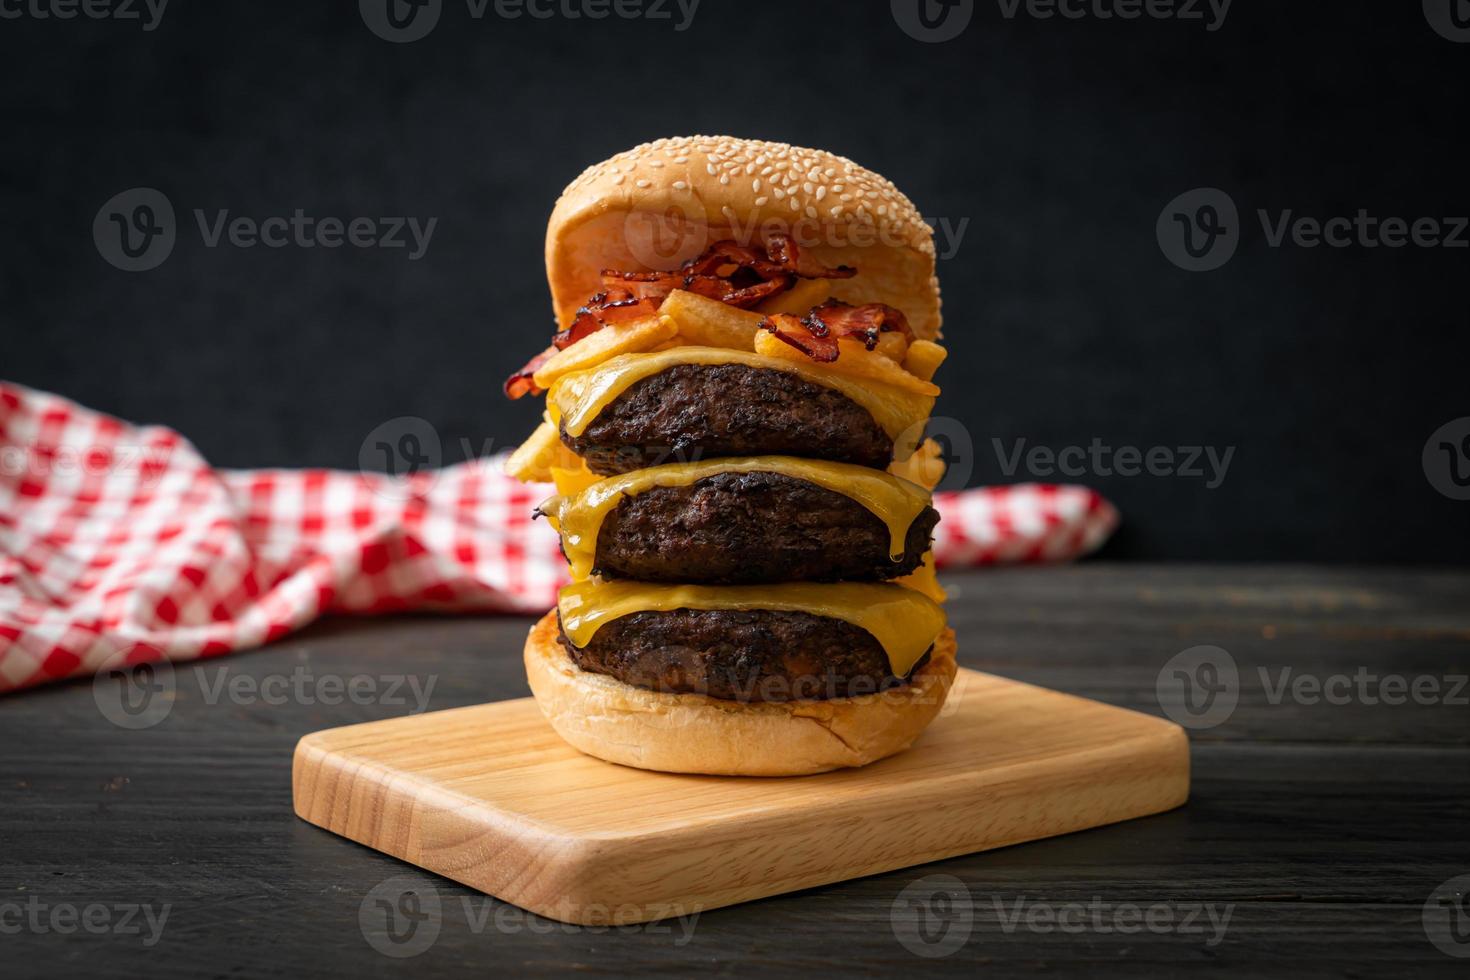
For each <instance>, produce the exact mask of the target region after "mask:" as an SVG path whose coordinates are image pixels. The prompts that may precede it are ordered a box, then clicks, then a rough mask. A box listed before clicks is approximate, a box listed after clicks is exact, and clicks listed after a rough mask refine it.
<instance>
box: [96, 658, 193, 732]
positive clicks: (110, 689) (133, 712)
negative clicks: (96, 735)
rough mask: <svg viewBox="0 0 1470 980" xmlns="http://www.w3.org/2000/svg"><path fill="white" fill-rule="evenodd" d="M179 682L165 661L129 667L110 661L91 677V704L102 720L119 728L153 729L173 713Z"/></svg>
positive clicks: (114, 659)
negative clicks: (94, 703)
mask: <svg viewBox="0 0 1470 980" xmlns="http://www.w3.org/2000/svg"><path fill="white" fill-rule="evenodd" d="M177 692H178V681H177V679H176V678H175V676H174V669H173V665H172V664H170V663H169V662H168V661H167V660H153V661H149V662H147V663H139V664H129V663H127V662H126V661H125V660H124V659H123V658H122V656H121V655H118V656H115V657H113V658H110V659H109V660H108V662H107V663H104V664H103V665H102V667H101V669H99V670H98V671H97V673H96V674H94V675H93V676H92V700H93V701H95V702H96V704H97V710H98V711H99V712H101V713H102V717H104V718H106V719H107V720H108V721H110V722H112V723H113V724H114V725H116V726H117V727H119V728H126V729H129V730H131V731H137V730H140V729H144V728H152V727H153V726H154V725H157V724H158V723H159V722H161V721H163V720H164V719H165V718H167V717H168V716H169V712H171V711H173V708H174V698H175V696H176V694H177Z"/></svg>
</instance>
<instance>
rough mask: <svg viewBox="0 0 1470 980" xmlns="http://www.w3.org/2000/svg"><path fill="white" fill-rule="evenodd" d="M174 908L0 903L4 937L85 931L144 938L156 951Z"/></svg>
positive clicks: (34, 898)
mask: <svg viewBox="0 0 1470 980" xmlns="http://www.w3.org/2000/svg"><path fill="white" fill-rule="evenodd" d="M172 911H173V905H172V904H170V903H168V902H164V903H163V904H162V905H152V904H139V903H137V902H119V903H113V904H103V903H102V902H92V903H91V904H89V905H84V906H81V907H78V906H76V905H73V904H72V903H71V902H56V903H51V902H46V901H42V900H41V898H40V897H38V896H36V895H32V896H30V897H29V898H28V899H26V901H25V902H0V935H4V936H15V935H19V934H20V933H30V934H31V935H35V936H44V935H46V934H48V933H56V934H57V935H61V936H69V935H73V934H74V933H77V932H85V933H88V934H90V935H93V936H109V935H110V936H141V937H142V943H143V946H145V947H147V948H148V949H152V948H153V947H154V946H157V945H158V941H159V940H160V939H162V938H163V928H164V926H165V925H167V924H168V917H169V913H170V912H172Z"/></svg>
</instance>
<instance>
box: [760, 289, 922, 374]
mask: <svg viewBox="0 0 1470 980" xmlns="http://www.w3.org/2000/svg"><path fill="white" fill-rule="evenodd" d="M761 327H762V329H765V330H769V331H770V332H771V333H773V334H775V335H776V336H777V337H778V338H779V339H781V340H784V341H785V342H786V343H788V344H790V345H791V346H792V347H795V348H796V349H797V350H799V351H801V352H802V353H803V354H805V355H807V356H808V357H810V358H811V359H812V360H814V361H821V362H823V363H830V362H832V361H835V360H837V355H838V354H839V353H840V352H841V348H840V347H839V346H838V344H837V341H838V340H839V339H840V338H843V337H850V338H853V339H855V340H861V341H862V342H863V346H864V347H866V348H867V349H868V350H872V349H873V348H875V347H877V346H878V335H879V334H881V333H886V332H888V331H898V332H901V333H902V334H903V335H904V336H905V337H908V338H909V339H910V340H912V339H913V336H914V334H913V331H912V330H910V329H909V322H908V320H907V319H906V318H905V317H904V315H903V313H901V312H900V311H898V310H895V309H894V308H893V307H891V306H887V305H885V304H883V303H868V304H866V305H864V306H849V305H848V304H847V303H844V302H842V301H841V300H839V299H829V300H827V301H826V302H825V303H822V304H821V305H820V306H814V307H812V309H811V312H810V313H808V314H807V315H806V316H804V317H802V318H801V319H797V318H796V317H794V316H791V315H789V314H785V313H776V314H772V315H771V316H768V317H766V318H765V319H764V320H762V321H761Z"/></svg>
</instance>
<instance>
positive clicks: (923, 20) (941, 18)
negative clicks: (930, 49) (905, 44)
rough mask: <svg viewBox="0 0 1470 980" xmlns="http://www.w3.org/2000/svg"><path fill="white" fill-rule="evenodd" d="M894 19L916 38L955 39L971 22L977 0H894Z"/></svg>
mask: <svg viewBox="0 0 1470 980" xmlns="http://www.w3.org/2000/svg"><path fill="white" fill-rule="evenodd" d="M889 7H890V8H891V9H892V11H893V20H894V22H895V23H897V24H898V26H899V27H900V28H902V29H903V32H904V33H905V34H907V35H908V36H909V37H911V38H913V39H914V40H915V41H923V42H925V43H927V44H942V43H943V42H945V41H953V40H954V39H955V38H957V37H959V36H960V35H961V34H963V33H964V32H965V28H967V27H969V26H970V20H971V18H973V17H974V16H975V0H890V4H889Z"/></svg>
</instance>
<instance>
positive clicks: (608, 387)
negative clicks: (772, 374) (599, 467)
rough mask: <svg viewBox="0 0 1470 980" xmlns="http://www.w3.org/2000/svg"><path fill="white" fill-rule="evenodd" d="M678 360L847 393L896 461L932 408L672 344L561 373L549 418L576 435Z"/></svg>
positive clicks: (777, 365)
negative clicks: (756, 371) (767, 373)
mask: <svg viewBox="0 0 1470 980" xmlns="http://www.w3.org/2000/svg"><path fill="white" fill-rule="evenodd" d="M678 364H744V365H746V366H748V367H752V368H769V369H771V370H775V371H785V372H786V373H788V374H794V375H796V376H797V377H799V378H801V379H802V380H804V381H808V382H811V383H812V384H818V385H821V386H823V387H825V388H831V389H832V390H834V391H837V392H839V393H840V394H842V395H844V396H846V397H847V398H849V399H851V400H852V401H854V402H856V403H857V404H858V405H860V406H862V407H863V408H865V409H867V411H868V414H870V415H872V416H873V419H874V420H875V421H876V422H877V423H878V425H879V426H880V427H882V429H883V431H884V432H886V433H887V434H888V436H889V438H891V439H893V440H894V446H893V455H894V458H895V459H899V460H903V459H907V458H908V457H909V455H910V454H911V453H912V452H913V451H914V447H915V446H916V445H917V444H918V441H919V439H920V437H921V436H922V435H923V432H924V421H925V420H926V419H928V417H929V413H930V412H931V411H933V409H934V396H933V395H924V394H919V393H917V392H914V391H905V390H903V389H900V388H895V387H893V386H892V385H887V384H884V383H882V382H878V381H874V380H873V379H870V378H859V377H855V376H851V375H842V374H838V373H836V372H834V371H830V370H823V369H822V368H821V367H819V366H816V365H815V364H813V365H806V364H803V363H801V362H799V361H794V360H789V359H787V358H779V357H767V356H764V355H761V354H756V353H753V352H751V351H739V350H732V349H726V348H720V347H674V348H670V349H669V350H664V351H656V352H651V353H643V354H622V355H619V356H617V357H613V358H610V359H609V360H607V361H604V362H603V363H602V364H599V365H598V366H597V367H595V368H591V369H589V370H586V371H578V372H574V373H572V374H567V375H563V376H562V377H561V378H559V379H558V380H557V381H556V383H555V384H553V385H552V386H551V390H550V391H549V392H548V393H547V396H546V405H547V408H548V410H549V411H550V413H551V418H552V421H553V422H556V423H557V424H559V425H561V426H562V427H563V428H564V429H565V430H566V432H567V434H568V435H571V436H574V437H575V436H580V435H581V434H582V433H583V432H584V431H586V428H587V426H588V425H590V424H591V423H592V420H593V419H595V418H597V415H598V413H599V412H601V411H602V410H603V409H604V408H606V407H607V406H608V405H609V404H611V403H612V402H613V401H614V400H615V399H616V398H617V397H618V396H619V395H621V394H622V393H623V392H624V391H627V390H628V389H629V388H630V387H632V386H633V385H634V384H636V383H637V382H639V381H642V380H643V379H644V378H650V377H652V376H654V375H655V374H659V373H660V372H663V371H667V370H668V369H669V368H671V367H674V366H675V365H678Z"/></svg>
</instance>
